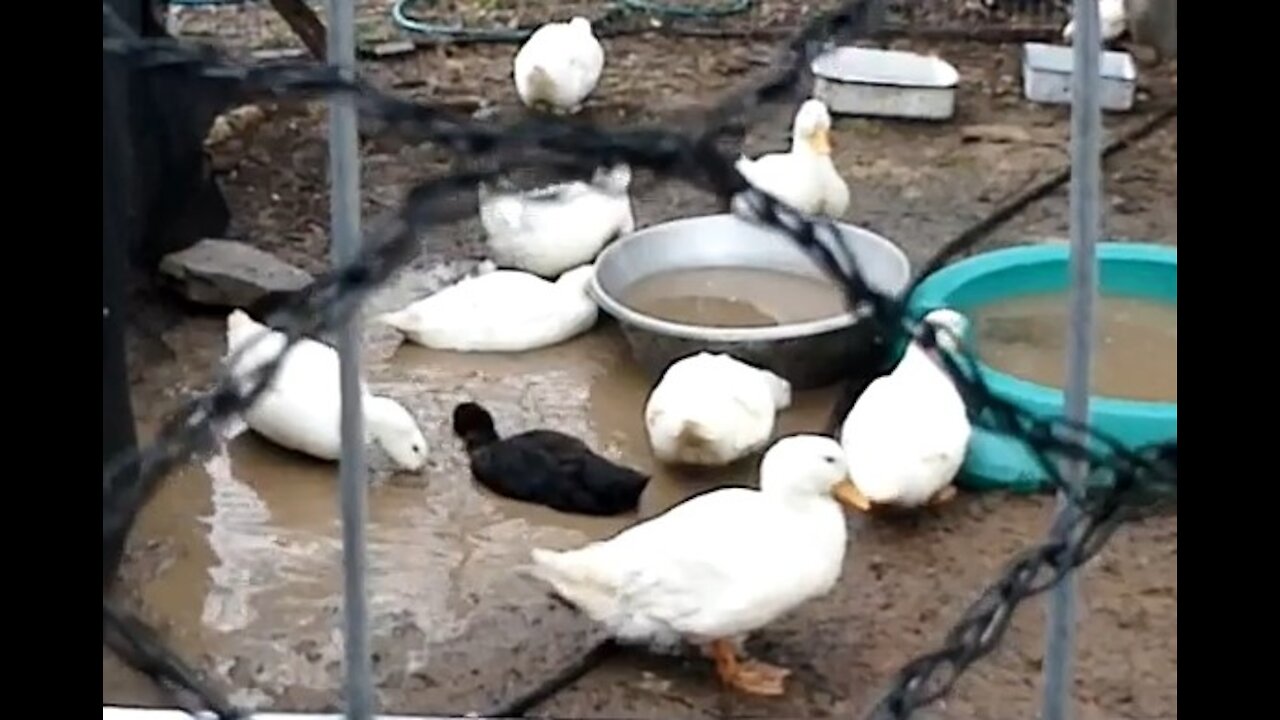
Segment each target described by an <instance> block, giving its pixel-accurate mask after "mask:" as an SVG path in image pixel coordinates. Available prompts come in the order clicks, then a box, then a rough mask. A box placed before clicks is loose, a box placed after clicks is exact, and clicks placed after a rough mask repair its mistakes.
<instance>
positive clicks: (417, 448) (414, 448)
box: [413, 445, 422, 452]
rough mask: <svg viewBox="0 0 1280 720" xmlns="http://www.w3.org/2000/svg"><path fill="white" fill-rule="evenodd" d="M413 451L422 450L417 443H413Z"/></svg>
mask: <svg viewBox="0 0 1280 720" xmlns="http://www.w3.org/2000/svg"><path fill="white" fill-rule="evenodd" d="M413 451H414V452H422V448H420V447H418V446H417V445H414V446H413Z"/></svg>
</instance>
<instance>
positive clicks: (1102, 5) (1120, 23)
mask: <svg viewBox="0 0 1280 720" xmlns="http://www.w3.org/2000/svg"><path fill="white" fill-rule="evenodd" d="M1098 19H1099V20H1100V21H1101V22H1102V42H1104V43H1109V42H1112V41H1113V40H1115V39H1116V38H1118V37H1120V36H1121V35H1123V34H1124V31H1125V28H1126V27H1127V25H1128V22H1127V21H1126V16H1125V12H1124V0H1098ZM1075 33H1076V21H1075V18H1074V17H1073V18H1072V19H1071V20H1068V21H1067V24H1066V25H1065V26H1064V27H1063V28H1062V39H1063V40H1065V41H1066V42H1071V40H1072V38H1074V37H1075Z"/></svg>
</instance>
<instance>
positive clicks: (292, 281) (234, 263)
mask: <svg viewBox="0 0 1280 720" xmlns="http://www.w3.org/2000/svg"><path fill="white" fill-rule="evenodd" d="M160 272H161V273H162V274H163V275H165V276H167V277H168V278H170V279H171V280H172V281H173V284H174V285H175V288H176V289H177V291H178V292H179V293H181V294H182V295H183V296H184V297H186V298H187V299H188V300H191V301H192V302H197V303H201V304H203V305H215V306H219V307H246V306H248V305H252V304H253V303H255V302H257V301H258V300H261V299H262V298H264V297H266V296H267V295H270V294H272V293H282V292H283V293H287V292H296V291H298V290H301V289H303V288H305V287H306V286H308V285H310V284H311V282H312V280H313V278H312V277H311V274H310V273H308V272H306V271H305V270H302V269H300V268H297V267H294V266H293V265H290V264H289V263H287V262H285V261H283V260H281V259H279V258H277V257H276V256H274V255H272V254H271V253H268V252H265V251H262V250H259V249H258V248H255V247H253V246H251V245H246V244H245V243H242V242H238V241H235V240H215V239H205V240H201V241H200V242H198V243H196V244H195V245H192V246H191V247H189V248H187V249H185V250H181V251H179V252H176V253H170V254H168V255H166V256H165V257H164V259H162V260H161V261H160Z"/></svg>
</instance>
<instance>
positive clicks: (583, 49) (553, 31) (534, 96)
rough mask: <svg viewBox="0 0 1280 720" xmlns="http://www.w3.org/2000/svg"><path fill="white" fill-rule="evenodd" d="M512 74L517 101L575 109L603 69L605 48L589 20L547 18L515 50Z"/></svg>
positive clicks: (558, 109) (555, 109) (556, 109)
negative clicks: (561, 20) (549, 19)
mask: <svg viewBox="0 0 1280 720" xmlns="http://www.w3.org/2000/svg"><path fill="white" fill-rule="evenodd" d="M512 66H513V67H512V77H513V78H514V79H515V83H516V93H517V94H518V95H519V96H520V101H521V102H523V103H524V104H525V105H526V106H528V107H544V108H548V109H550V110H552V111H553V112H556V113H561V114H563V113H570V114H572V113H576V112H578V111H579V110H581V109H582V105H583V103H584V102H586V99H587V96H588V95H590V94H591V91H593V90H595V88H596V84H597V83H599V82H600V74H601V73H602V72H603V71H604V48H603V47H602V46H601V45H600V41H599V40H597V39H596V36H595V34H594V33H593V32H592V30H591V21H590V20H588V19H586V18H584V17H574V18H573V19H571V20H569V22H549V23H545V24H543V25H542V26H541V27H539V28H538V29H537V30H534V31H533V33H531V34H530V35H529V38H528V39H527V40H525V41H524V44H523V45H521V46H520V49H519V50H518V51H517V52H516V57H515V61H514V62H513V63H512Z"/></svg>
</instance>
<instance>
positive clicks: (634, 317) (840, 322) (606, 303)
mask: <svg viewBox="0 0 1280 720" xmlns="http://www.w3.org/2000/svg"><path fill="white" fill-rule="evenodd" d="M725 217H728V218H733V219H734V220H735V221H738V222H743V223H748V224H752V223H749V222H748V221H746V220H743V219H742V218H740V217H738V216H737V215H734V214H732V213H719V214H711V215H697V216H693V217H684V218H677V219H674V220H668V221H666V222H661V223H658V224H656V225H650V226H648V227H644V228H641V229H640V230H637V231H635V232H633V233H631V234H630V235H626V236H624V237H621V238H618V239H617V240H615V241H613V242H612V243H609V245H608V247H606V248H605V249H604V250H603V251H602V252H601V253H600V254H599V255H598V256H597V257H596V261H595V263H594V264H593V268H592V271H591V282H590V283H589V284H588V286H587V287H588V288H590V291H591V295H592V299H594V300H595V301H596V304H598V305H599V306H600V307H601V309H603V310H604V311H605V312H607V313H609V314H610V315H612V316H613V317H615V318H617V319H618V320H620V321H621V322H624V323H627V324H629V325H633V326H635V327H638V328H641V329H644V330H649V331H652V332H655V333H658V334H660V335H668V336H672V337H679V338H683V339H687V340H703V341H706V342H719V343H732V342H768V341H777V340H792V339H795V338H803V337H811V336H816V335H821V334H823V333H828V332H832V331H835V330H843V329H845V328H848V327H852V326H853V325H854V324H856V323H857V322H858V321H859V320H862V319H863V318H865V317H867V316H868V315H870V312H869V311H861V312H853V311H850V310H848V309H846V310H845V311H844V312H842V313H840V314H838V315H832V316H830V317H824V318H818V319H817V320H805V321H804V322H795V323H786V324H783V325H769V326H766V327H717V326H713V325H690V324H688V323H678V322H672V321H670V320H663V319H661V318H657V317H654V316H652V315H647V314H645V313H642V312H639V311H637V310H634V309H632V308H631V307H630V306H628V305H625V304H624V303H623V302H622V301H620V300H618V299H617V298H615V297H613V296H612V295H610V294H609V293H608V292H606V291H605V289H604V288H603V287H602V286H601V284H600V276H599V269H600V267H601V266H602V265H603V264H604V263H605V262H606V261H607V260H608V259H609V257H610V256H611V254H613V253H615V252H618V251H619V248H621V247H623V246H624V245H626V244H627V243H630V242H636V241H637V240H638V239H640V238H643V237H645V236H646V235H649V234H652V233H654V232H657V231H658V230H668V229H670V228H671V227H672V226H673V225H681V224H685V223H696V222H699V221H705V220H709V219H712V218H725ZM835 225H836V227H837V228H839V229H840V230H841V231H842V232H845V231H849V230H853V231H856V232H859V233H862V234H864V235H866V236H867V237H868V238H869V239H870V240H871V241H872V242H874V243H875V244H877V245H880V246H881V247H882V248H883V249H885V250H886V251H887V252H888V253H889V254H891V255H895V256H897V257H898V259H899V260H900V261H901V262H902V264H903V266H904V267H906V278H905V280H904V282H903V287H901V288H898V289H897V290H895V291H894V293H893V294H894V295H897V296H900V295H901V294H902V292H903V291H904V290H906V287H907V286H908V285H909V284H910V282H911V261H910V259H909V258H908V257H907V254H906V253H905V252H903V251H902V249H901V248H899V247H898V246H897V245H895V244H894V243H893V241H891V240H889V239H888V238H886V237H884V236H883V235H880V234H879V233H876V232H873V231H871V230H868V229H867V228H864V227H860V226H856V225H852V224H850V223H846V222H841V221H835ZM763 229H765V230H766V232H775V233H776V232H778V231H776V230H770V229H768V228H763ZM801 252H803V250H801ZM819 272H820V273H821V274H822V277H824V278H825V279H826V280H827V281H828V282H830V283H831V284H832V285H834V286H835V287H836V288H837V289H840V290H841V292H842V293H843V289H842V288H840V283H838V282H837V281H836V280H835V278H833V277H832V276H831V275H830V274H829V273H827V272H825V271H824V270H822V268H821V265H819Z"/></svg>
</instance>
